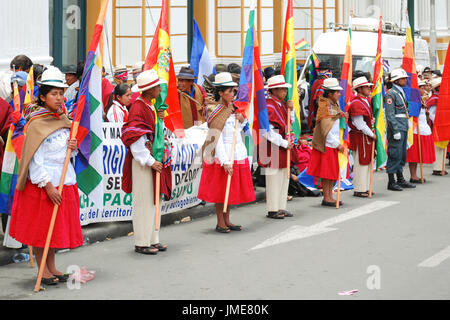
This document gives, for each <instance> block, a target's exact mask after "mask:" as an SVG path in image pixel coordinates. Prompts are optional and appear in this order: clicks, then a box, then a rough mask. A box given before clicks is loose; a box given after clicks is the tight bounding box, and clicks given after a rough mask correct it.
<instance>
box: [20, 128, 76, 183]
mask: <svg viewBox="0 0 450 320" xmlns="http://www.w3.org/2000/svg"><path fill="white" fill-rule="evenodd" d="M69 136H70V130H69V129H68V128H62V129H58V130H56V131H55V132H53V133H52V134H51V135H49V136H48V137H47V138H46V139H45V140H44V141H43V142H42V143H41V145H40V146H39V148H38V149H37V151H36V152H35V154H34V156H33V159H31V162H30V165H29V167H28V178H29V179H30V180H31V183H33V184H37V185H38V187H39V188H43V187H45V186H46V185H47V183H48V182H51V183H52V184H53V186H55V187H58V186H59V180H60V179H61V174H62V170H63V166H64V160H65V158H66V153H67V144H68V140H69ZM77 153H78V151H74V152H72V157H74V156H75V155H76V154H77ZM76 182H77V179H76V174H75V169H74V168H73V165H72V164H71V163H69V167H68V168H67V173H66V178H65V180H64V185H67V186H71V185H74V184H75V183H76Z"/></svg>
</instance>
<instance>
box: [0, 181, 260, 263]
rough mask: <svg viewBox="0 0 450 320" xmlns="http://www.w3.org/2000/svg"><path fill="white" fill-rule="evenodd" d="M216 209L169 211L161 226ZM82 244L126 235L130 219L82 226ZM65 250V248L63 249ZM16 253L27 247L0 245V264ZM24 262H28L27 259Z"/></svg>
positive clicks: (200, 207)
mask: <svg viewBox="0 0 450 320" xmlns="http://www.w3.org/2000/svg"><path fill="white" fill-rule="evenodd" d="M265 196H266V189H265V188H261V187H256V188H255V197H256V200H255V201H254V202H251V203H245V204H242V205H237V206H230V207H231V208H233V207H234V208H236V207H243V206H246V205H250V204H254V203H256V202H261V201H264V200H265ZM215 212H216V209H215V205H214V204H213V203H207V204H205V205H201V204H200V205H197V206H195V207H192V208H188V209H183V210H180V211H178V212H174V213H169V214H165V215H162V216H161V226H168V225H171V224H174V223H175V224H178V223H184V222H185V221H182V220H183V219H185V220H186V222H188V221H192V220H194V219H198V218H202V217H206V216H209V215H211V214H215ZM82 232H83V239H84V244H83V245H84V246H86V245H89V244H91V243H97V242H102V241H105V240H111V239H115V238H119V237H125V236H128V234H129V233H130V232H133V224H132V222H131V221H118V222H101V223H93V224H89V225H87V226H83V227H82ZM64 251H66V250H64ZM16 253H28V248H23V249H10V248H6V247H4V246H2V247H0V266H4V265H7V264H11V263H13V260H12V257H13V256H14V255H15V254H16ZM24 262H25V261H24ZM26 263H29V262H28V261H27V262H26Z"/></svg>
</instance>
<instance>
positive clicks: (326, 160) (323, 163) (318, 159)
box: [306, 147, 339, 180]
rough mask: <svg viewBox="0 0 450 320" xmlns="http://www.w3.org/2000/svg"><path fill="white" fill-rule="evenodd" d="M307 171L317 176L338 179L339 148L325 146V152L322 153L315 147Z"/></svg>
mask: <svg viewBox="0 0 450 320" xmlns="http://www.w3.org/2000/svg"><path fill="white" fill-rule="evenodd" d="M306 173H307V174H308V175H310V176H313V177H317V178H322V179H327V180H338V179H339V162H338V150H337V149H333V148H329V147H325V152H324V153H322V152H320V151H318V150H316V149H314V148H313V149H312V152H311V158H310V160H309V164H308V169H307V170H306Z"/></svg>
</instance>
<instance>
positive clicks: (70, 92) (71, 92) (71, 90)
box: [64, 80, 80, 101]
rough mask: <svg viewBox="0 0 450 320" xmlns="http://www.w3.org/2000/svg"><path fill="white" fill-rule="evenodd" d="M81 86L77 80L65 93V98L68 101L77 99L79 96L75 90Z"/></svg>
mask: <svg viewBox="0 0 450 320" xmlns="http://www.w3.org/2000/svg"><path fill="white" fill-rule="evenodd" d="M79 86H80V81H79V80H77V81H75V82H74V83H72V84H71V85H70V86H69V87H68V88H67V90H66V92H65V93H64V97H66V98H67V101H70V100H73V99H75V97H76V95H77V91H76V90H75V88H76V87H79Z"/></svg>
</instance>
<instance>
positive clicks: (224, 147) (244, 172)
mask: <svg viewBox="0 0 450 320" xmlns="http://www.w3.org/2000/svg"><path fill="white" fill-rule="evenodd" d="M213 85H214V86H215V90H216V93H215V100H216V101H217V102H218V104H217V105H214V106H209V107H208V115H207V121H208V128H209V131H208V136H207V138H206V142H205V144H204V145H203V148H202V154H203V155H204V163H203V172H202V177H201V180H200V187H199V192H198V198H199V199H202V200H204V201H206V202H212V203H215V204H216V214H217V226H216V231H217V232H221V233H229V232H230V230H235V231H240V230H241V229H242V227H241V226H240V225H234V224H232V223H231V221H230V209H229V207H228V208H227V212H226V213H224V212H223V206H224V200H225V190H226V185H227V179H228V176H231V185H230V194H229V198H228V205H236V204H240V203H246V202H252V201H255V192H254V189H253V180H252V176H251V172H250V165H249V162H248V158H247V149H246V147H245V144H244V142H243V141H242V137H241V132H242V130H243V128H244V127H245V125H246V120H245V119H244V117H243V115H242V114H241V113H236V112H235V111H236V110H235V107H234V106H233V103H232V102H233V99H234V94H235V90H236V86H237V83H235V82H233V80H232V77H231V74H230V73H228V72H222V73H219V74H217V75H216V78H215V82H214V83H213ZM236 121H238V127H237V130H235V123H236ZM235 131H236V132H235ZM233 138H235V139H236V142H235V146H234V161H233V162H231V161H230V159H231V153H232V149H233Z"/></svg>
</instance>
